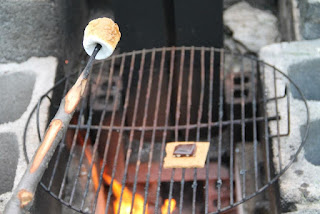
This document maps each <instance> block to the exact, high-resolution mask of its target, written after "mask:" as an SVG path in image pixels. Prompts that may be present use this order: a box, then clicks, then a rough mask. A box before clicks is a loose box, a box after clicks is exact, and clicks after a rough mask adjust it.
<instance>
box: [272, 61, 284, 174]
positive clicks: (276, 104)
mask: <svg viewBox="0 0 320 214" xmlns="http://www.w3.org/2000/svg"><path fill="white" fill-rule="evenodd" d="M273 82H274V97H275V102H274V103H275V108H276V115H277V116H278V115H279V111H278V98H277V96H278V93H277V78H276V69H275V68H274V67H273ZM277 142H278V159H279V172H280V171H281V169H282V158H281V145H280V125H279V119H277Z"/></svg>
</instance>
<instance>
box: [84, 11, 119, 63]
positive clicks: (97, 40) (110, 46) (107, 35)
mask: <svg viewBox="0 0 320 214" xmlns="http://www.w3.org/2000/svg"><path fill="white" fill-rule="evenodd" d="M120 37H121V33H120V31H119V27H118V25H117V24H116V23H114V22H113V21H112V20H111V19H109V18H105V17H104V18H99V19H94V20H92V21H91V22H89V24H88V25H87V27H86V29H85V30H84V37H83V47H84V50H85V51H86V52H87V54H88V55H89V56H91V54H92V53H93V50H94V48H95V47H96V45H97V44H100V45H101V49H100V51H99V52H98V54H97V56H96V59H105V58H107V57H109V56H110V55H111V54H112V53H113V51H114V49H115V48H116V46H117V44H118V42H119V40H120Z"/></svg>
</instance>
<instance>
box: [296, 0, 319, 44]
mask: <svg viewBox="0 0 320 214" xmlns="http://www.w3.org/2000/svg"><path fill="white" fill-rule="evenodd" d="M299 10H300V30H301V34H302V37H303V38H304V39H317V38H320V1H319V0H300V1H299Z"/></svg>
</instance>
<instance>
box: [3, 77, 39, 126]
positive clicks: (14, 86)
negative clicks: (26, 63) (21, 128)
mask: <svg viewBox="0 0 320 214" xmlns="http://www.w3.org/2000/svg"><path fill="white" fill-rule="evenodd" d="M35 81H36V76H35V74H34V73H33V72H32V71H26V72H16V73H10V72H9V73H8V72H3V74H2V75H1V74H0V100H1V102H0V124H3V123H7V122H13V121H15V120H17V119H18V118H20V117H21V115H22V114H23V112H25V111H26V110H27V107H28V105H29V103H30V100H31V97H32V91H33V88H34V83H35Z"/></svg>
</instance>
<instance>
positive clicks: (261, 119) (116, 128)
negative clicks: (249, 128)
mask: <svg viewBox="0 0 320 214" xmlns="http://www.w3.org/2000/svg"><path fill="white" fill-rule="evenodd" d="M277 118H278V119H281V117H280V116H279V115H278V117H276V116H270V117H267V118H266V119H267V121H268V122H269V121H273V120H277ZM264 120H265V118H264V117H256V122H264ZM242 122H244V123H252V122H253V119H252V118H245V119H243V120H241V119H236V120H233V124H237V125H238V124H242ZM230 124H231V121H230V120H227V121H221V125H222V126H230ZM208 126H210V127H219V122H211V123H210V122H209V123H200V124H196V123H195V124H190V125H179V126H178V127H176V126H167V127H166V126H157V127H156V130H157V131H164V130H169V131H170V130H173V131H175V130H176V129H178V130H185V129H186V128H189V129H196V128H197V127H200V128H208ZM69 128H70V129H76V128H77V126H76V125H69ZM87 128H88V127H87V125H80V126H79V129H87ZM90 128H91V129H92V130H97V129H99V128H101V130H109V129H110V128H111V130H113V131H119V130H120V129H123V130H125V131H130V130H136V131H141V130H142V128H141V126H126V127H123V128H121V126H117V125H114V126H110V125H103V126H97V125H91V126H90ZM144 129H145V131H152V130H153V128H152V126H146V127H145V128H144Z"/></svg>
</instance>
